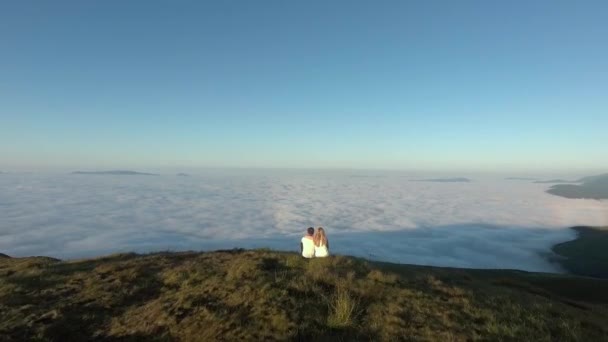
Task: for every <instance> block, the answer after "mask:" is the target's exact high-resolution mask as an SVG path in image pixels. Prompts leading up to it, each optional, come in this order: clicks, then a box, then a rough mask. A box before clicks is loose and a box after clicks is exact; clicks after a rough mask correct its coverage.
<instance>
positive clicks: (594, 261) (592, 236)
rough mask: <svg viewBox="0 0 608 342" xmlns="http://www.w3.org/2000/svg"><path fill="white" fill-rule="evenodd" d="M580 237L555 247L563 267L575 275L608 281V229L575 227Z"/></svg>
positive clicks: (554, 249)
mask: <svg viewBox="0 0 608 342" xmlns="http://www.w3.org/2000/svg"><path fill="white" fill-rule="evenodd" d="M572 229H574V230H575V231H576V232H577V234H578V236H577V238H576V239H574V240H572V241H567V242H563V243H560V244H558V245H555V246H554V247H553V251H554V252H555V253H556V254H558V255H561V256H563V257H564V258H563V259H559V262H560V263H561V264H562V266H563V267H564V268H565V269H566V270H568V271H569V272H571V273H573V274H578V275H582V276H589V277H598V278H605V279H608V227H573V228H572Z"/></svg>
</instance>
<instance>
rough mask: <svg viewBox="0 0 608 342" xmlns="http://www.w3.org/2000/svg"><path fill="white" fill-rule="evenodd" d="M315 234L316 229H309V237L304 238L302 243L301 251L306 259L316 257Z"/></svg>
mask: <svg viewBox="0 0 608 342" xmlns="http://www.w3.org/2000/svg"><path fill="white" fill-rule="evenodd" d="M314 233H315V229H314V228H312V227H310V228H308V229H307V235H306V236H304V237H303V238H302V240H301V241H300V251H301V252H302V256H303V257H305V258H314V257H315V243H314V241H313V237H312V236H313V234H314Z"/></svg>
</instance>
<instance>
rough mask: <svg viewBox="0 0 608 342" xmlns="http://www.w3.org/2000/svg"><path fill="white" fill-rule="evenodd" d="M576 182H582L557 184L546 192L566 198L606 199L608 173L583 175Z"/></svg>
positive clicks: (607, 197)
mask: <svg viewBox="0 0 608 342" xmlns="http://www.w3.org/2000/svg"><path fill="white" fill-rule="evenodd" d="M577 182H580V183H582V184H580V185H576V184H557V185H554V186H552V187H551V188H549V190H547V192H548V193H550V194H552V195H556V196H561V197H566V198H589V199H596V200H601V199H608V173H605V174H601V175H597V176H589V177H583V178H581V179H580V180H578V181H577Z"/></svg>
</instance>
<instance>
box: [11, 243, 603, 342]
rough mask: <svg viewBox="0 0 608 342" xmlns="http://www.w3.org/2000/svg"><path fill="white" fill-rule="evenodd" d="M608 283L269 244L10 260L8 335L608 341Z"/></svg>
mask: <svg viewBox="0 0 608 342" xmlns="http://www.w3.org/2000/svg"><path fill="white" fill-rule="evenodd" d="M606 322H608V281H606V280H598V279H589V278H578V277H572V276H562V275H547V274H534V273H526V272H519V271H491V270H488V271H483V270H463V269H449V268H437V267H423V266H410V265H395V264H387V263H371V262H367V261H364V260H360V259H355V258H351V257H342V256H333V257H330V258H326V259H312V260H305V259H302V258H301V257H299V256H298V255H296V254H292V253H283V252H273V251H268V250H255V251H243V250H234V251H217V252H207V253H157V254H149V255H136V254H122V255H114V256H109V257H104V258H98V259H89V260H82V261H70V262H61V261H58V260H55V259H51V258H39V257H37V258H23V259H18V258H14V259H11V258H0V336H2V339H3V340H9V341H10V340H13V341H45V340H54V341H67V340H95V339H98V340H146V341H159V340H163V341H164V340H184V341H185V340H189V341H214V340H226V341H237V340H251V341H269V340H305V341H310V340H331V341H339V340H344V341H346V340H349V341H350V340H375V341H393V340H437V341H460V340H535V341H550V340H563V341H568V340H572V341H574V340H580V341H601V340H606V339H608V327H607V326H606Z"/></svg>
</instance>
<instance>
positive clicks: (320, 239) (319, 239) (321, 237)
mask: <svg viewBox="0 0 608 342" xmlns="http://www.w3.org/2000/svg"><path fill="white" fill-rule="evenodd" d="M313 242H314V245H315V257H317V258H323V257H326V256H329V241H327V236H326V235H325V230H324V229H323V228H322V227H319V228H317V232H316V233H315V236H314V237H313Z"/></svg>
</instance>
